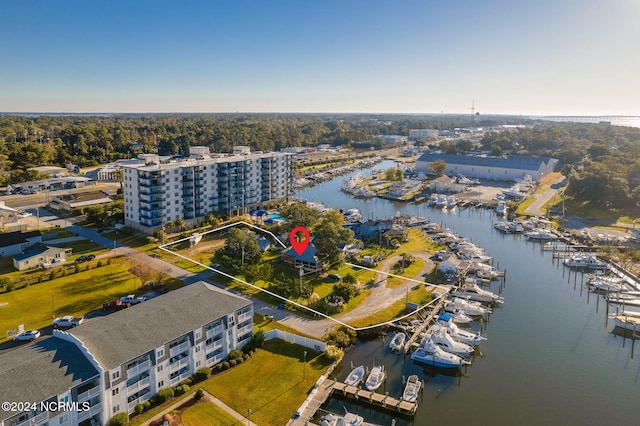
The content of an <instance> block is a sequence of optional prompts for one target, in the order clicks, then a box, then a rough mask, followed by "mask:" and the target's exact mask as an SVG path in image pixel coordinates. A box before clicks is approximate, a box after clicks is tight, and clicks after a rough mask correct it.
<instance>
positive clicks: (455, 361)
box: [411, 345, 471, 368]
mask: <svg viewBox="0 0 640 426" xmlns="http://www.w3.org/2000/svg"><path fill="white" fill-rule="evenodd" d="M411 359H412V360H414V361H417V362H421V363H423V364H427V365H433V366H434V367H440V368H460V367H462V366H463V365H469V364H471V363H470V362H469V361H467V360H465V359H463V358H461V357H459V356H458V355H454V354H450V353H449V352H445V351H443V350H442V349H440V347H439V346H436V345H432V346H428V347H426V346H421V347H419V348H418V349H416V350H415V351H414V352H413V353H412V354H411Z"/></svg>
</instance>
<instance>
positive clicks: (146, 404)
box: [142, 400, 151, 411]
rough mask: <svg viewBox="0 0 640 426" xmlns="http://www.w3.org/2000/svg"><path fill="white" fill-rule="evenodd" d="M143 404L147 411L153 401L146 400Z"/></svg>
mask: <svg viewBox="0 0 640 426" xmlns="http://www.w3.org/2000/svg"><path fill="white" fill-rule="evenodd" d="M142 405H143V406H144V409H145V411H146V410H148V409H149V408H151V401H149V400H146V401H145V402H143V403H142Z"/></svg>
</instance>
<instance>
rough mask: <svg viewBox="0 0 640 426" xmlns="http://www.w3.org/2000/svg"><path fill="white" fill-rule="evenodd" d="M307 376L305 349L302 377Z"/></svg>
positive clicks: (305, 352)
mask: <svg viewBox="0 0 640 426" xmlns="http://www.w3.org/2000/svg"><path fill="white" fill-rule="evenodd" d="M306 378H307V351H304V362H303V363H302V379H303V380H304V379H306Z"/></svg>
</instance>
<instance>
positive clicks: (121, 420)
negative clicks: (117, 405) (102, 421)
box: [107, 413, 129, 426]
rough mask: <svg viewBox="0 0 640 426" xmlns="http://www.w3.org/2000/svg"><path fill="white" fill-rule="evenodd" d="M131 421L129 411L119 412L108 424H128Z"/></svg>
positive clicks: (125, 425) (115, 425) (120, 425)
mask: <svg viewBox="0 0 640 426" xmlns="http://www.w3.org/2000/svg"><path fill="white" fill-rule="evenodd" d="M128 423H129V415H128V414H127V413H118V414H116V415H115V416H113V417H111V420H109V423H107V425H108V426H127V424H128Z"/></svg>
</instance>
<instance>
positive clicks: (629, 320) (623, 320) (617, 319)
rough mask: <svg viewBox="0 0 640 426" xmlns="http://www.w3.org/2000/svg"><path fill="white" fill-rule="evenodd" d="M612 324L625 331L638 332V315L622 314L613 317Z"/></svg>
mask: <svg viewBox="0 0 640 426" xmlns="http://www.w3.org/2000/svg"><path fill="white" fill-rule="evenodd" d="M613 323H614V324H615V326H616V327H620V328H624V329H625V330H634V331H640V314H638V313H634V312H623V313H621V314H620V315H615V316H614V317H613Z"/></svg>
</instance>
